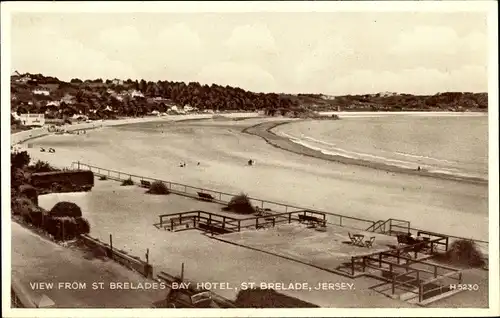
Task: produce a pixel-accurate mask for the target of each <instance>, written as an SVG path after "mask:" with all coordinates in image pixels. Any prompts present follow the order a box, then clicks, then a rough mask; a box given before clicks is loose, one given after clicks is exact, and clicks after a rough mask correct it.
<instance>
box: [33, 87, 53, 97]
mask: <svg viewBox="0 0 500 318" xmlns="http://www.w3.org/2000/svg"><path fill="white" fill-rule="evenodd" d="M32 93H33V94H35V95H45V96H49V95H50V91H49V90H48V89H46V88H43V87H41V88H35V89H34V90H33V91H32Z"/></svg>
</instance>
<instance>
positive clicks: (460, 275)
mask: <svg viewBox="0 0 500 318" xmlns="http://www.w3.org/2000/svg"><path fill="white" fill-rule="evenodd" d="M458 284H462V272H460V273H458Z"/></svg>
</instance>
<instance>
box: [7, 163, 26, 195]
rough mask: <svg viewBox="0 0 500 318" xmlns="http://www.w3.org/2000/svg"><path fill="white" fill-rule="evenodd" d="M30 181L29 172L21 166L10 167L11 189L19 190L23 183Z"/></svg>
mask: <svg viewBox="0 0 500 318" xmlns="http://www.w3.org/2000/svg"><path fill="white" fill-rule="evenodd" d="M27 183H29V177H28V174H27V173H25V172H24V171H23V170H22V169H21V168H16V167H14V166H11V169H10V186H11V189H13V190H17V188H19V186H21V185H22V184H27Z"/></svg>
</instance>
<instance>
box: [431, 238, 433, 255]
mask: <svg viewBox="0 0 500 318" xmlns="http://www.w3.org/2000/svg"><path fill="white" fill-rule="evenodd" d="M431 254H434V241H431Z"/></svg>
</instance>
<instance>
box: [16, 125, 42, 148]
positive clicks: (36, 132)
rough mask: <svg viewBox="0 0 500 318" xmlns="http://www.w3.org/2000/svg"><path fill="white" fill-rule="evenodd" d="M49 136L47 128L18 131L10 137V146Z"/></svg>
mask: <svg viewBox="0 0 500 318" xmlns="http://www.w3.org/2000/svg"><path fill="white" fill-rule="evenodd" d="M48 134H49V131H48V130H47V128H34V129H30V130H24V131H20V132H18V133H15V134H11V135H10V145H11V146H12V145H15V144H18V143H21V142H24V141H28V140H30V139H34V138H39V137H43V136H46V135H48Z"/></svg>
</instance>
